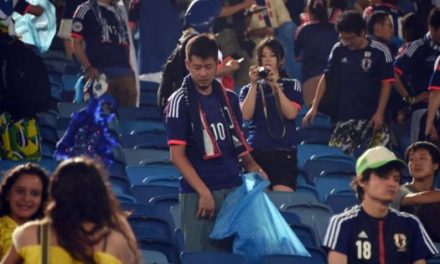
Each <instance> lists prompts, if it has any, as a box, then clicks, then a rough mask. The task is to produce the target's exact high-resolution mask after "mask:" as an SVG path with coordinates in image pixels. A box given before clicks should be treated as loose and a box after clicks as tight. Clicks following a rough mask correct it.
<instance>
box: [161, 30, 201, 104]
mask: <svg viewBox="0 0 440 264" xmlns="http://www.w3.org/2000/svg"><path fill="white" fill-rule="evenodd" d="M194 36H196V34H194V33H190V34H187V35H184V36H183V37H182V40H181V41H180V42H179V43H178V44H177V47H176V48H175V49H174V50H173V52H172V53H171V55H170V56H169V57H168V58H167V60H166V62H165V63H164V65H163V66H162V79H161V81H160V85H159V88H158V90H157V107H158V108H159V110H160V112H161V113H162V112H163V111H164V109H165V106H166V105H167V100H168V97H170V95H171V94H172V93H173V92H174V91H176V90H177V89H179V88H180V86H181V85H182V81H183V78H185V76H186V75H188V70H187V69H186V66H185V58H186V56H185V47H186V44H187V43H188V41H189V40H190V39H191V38H192V37H194Z"/></svg>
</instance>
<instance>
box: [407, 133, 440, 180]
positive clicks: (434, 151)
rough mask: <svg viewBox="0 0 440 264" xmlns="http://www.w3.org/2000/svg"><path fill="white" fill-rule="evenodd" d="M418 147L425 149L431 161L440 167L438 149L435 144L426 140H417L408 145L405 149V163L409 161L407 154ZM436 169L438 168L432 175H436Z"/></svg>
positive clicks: (439, 151)
mask: <svg viewBox="0 0 440 264" xmlns="http://www.w3.org/2000/svg"><path fill="white" fill-rule="evenodd" d="M420 149H425V150H426V151H428V152H429V155H431V159H432V163H437V164H438V165H439V167H440V150H439V148H438V147H437V146H436V145H435V144H433V143H431V142H428V141H418V142H415V143H413V144H411V145H409V146H408V148H406V151H405V161H406V163H408V162H409V154H410V153H411V152H414V151H417V150H420ZM438 171H439V169H437V170H436V171H435V173H434V176H436V175H437V173H438Z"/></svg>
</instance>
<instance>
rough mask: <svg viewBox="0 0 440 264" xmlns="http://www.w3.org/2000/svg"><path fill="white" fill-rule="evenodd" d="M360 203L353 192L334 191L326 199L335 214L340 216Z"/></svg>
mask: <svg viewBox="0 0 440 264" xmlns="http://www.w3.org/2000/svg"><path fill="white" fill-rule="evenodd" d="M357 203H358V199H357V197H356V194H355V193H354V192H353V191H352V190H347V191H345V192H337V191H335V190H333V191H332V192H330V194H328V195H327V197H326V198H325V204H326V205H328V206H329V207H330V208H332V210H333V213H335V214H338V213H341V212H343V211H344V210H345V209H346V208H350V207H352V206H354V205H356V204H357Z"/></svg>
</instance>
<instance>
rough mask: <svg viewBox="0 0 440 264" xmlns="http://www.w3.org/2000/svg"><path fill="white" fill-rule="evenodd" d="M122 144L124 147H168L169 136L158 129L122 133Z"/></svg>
mask: <svg viewBox="0 0 440 264" xmlns="http://www.w3.org/2000/svg"><path fill="white" fill-rule="evenodd" d="M121 145H122V147H124V148H135V147H139V148H148V147H151V148H162V149H168V144H167V137H166V135H165V134H164V133H159V132H157V131H143V132H137V133H133V134H128V135H127V134H125V135H124V134H123V135H121Z"/></svg>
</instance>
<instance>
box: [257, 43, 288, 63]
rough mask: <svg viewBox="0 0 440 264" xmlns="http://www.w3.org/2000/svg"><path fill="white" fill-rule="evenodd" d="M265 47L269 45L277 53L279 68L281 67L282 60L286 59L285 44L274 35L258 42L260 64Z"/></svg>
mask: <svg viewBox="0 0 440 264" xmlns="http://www.w3.org/2000/svg"><path fill="white" fill-rule="evenodd" d="M265 47H268V48H269V49H270V50H271V51H272V52H273V53H274V54H275V56H276V57H277V61H278V66H279V67H278V68H280V66H281V62H282V61H283V60H284V48H283V45H281V42H280V41H279V40H278V39H276V38H274V37H267V38H264V39H263V40H261V41H260V43H258V46H257V47H256V48H255V51H256V56H257V60H258V65H260V66H261V65H262V59H263V49H264V48H265Z"/></svg>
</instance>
